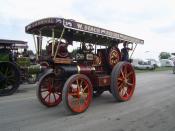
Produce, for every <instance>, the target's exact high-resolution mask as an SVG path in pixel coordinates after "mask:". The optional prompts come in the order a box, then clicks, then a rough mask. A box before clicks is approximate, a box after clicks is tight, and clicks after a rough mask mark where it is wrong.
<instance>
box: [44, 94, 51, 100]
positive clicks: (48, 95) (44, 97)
mask: <svg viewBox="0 0 175 131" xmlns="http://www.w3.org/2000/svg"><path fill="white" fill-rule="evenodd" d="M49 95H50V92H49V93H48V94H47V95H46V96H45V97H44V100H45V99H46V98H47V97H48V96H49Z"/></svg>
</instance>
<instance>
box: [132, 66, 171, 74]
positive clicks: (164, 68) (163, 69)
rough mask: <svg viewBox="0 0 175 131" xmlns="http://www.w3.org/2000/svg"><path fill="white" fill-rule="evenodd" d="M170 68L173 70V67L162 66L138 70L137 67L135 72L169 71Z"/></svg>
mask: <svg viewBox="0 0 175 131" xmlns="http://www.w3.org/2000/svg"><path fill="white" fill-rule="evenodd" d="M168 70H172V67H160V68H156V69H155V70H137V69H135V72H136V73H145V72H158V71H168Z"/></svg>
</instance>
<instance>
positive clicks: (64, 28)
mask: <svg viewBox="0 0 175 131" xmlns="http://www.w3.org/2000/svg"><path fill="white" fill-rule="evenodd" d="M64 31H65V28H63V30H62V33H61V36H60V39H59V41H58V45H57V48H56V51H55V55H54V60H55V59H56V56H57V53H58V47H59V45H60V43H61V39H62V38H63V35H64Z"/></svg>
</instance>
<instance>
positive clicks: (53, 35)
mask: <svg viewBox="0 0 175 131" xmlns="http://www.w3.org/2000/svg"><path fill="white" fill-rule="evenodd" d="M54 46H55V32H54V29H52V56H54Z"/></svg>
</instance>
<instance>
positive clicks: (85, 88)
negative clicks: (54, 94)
mask: <svg viewBox="0 0 175 131" xmlns="http://www.w3.org/2000/svg"><path fill="white" fill-rule="evenodd" d="M87 88H88V84H87V85H86V86H85V87H84V89H83V93H84V92H85V90H86V89H87Z"/></svg>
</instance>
